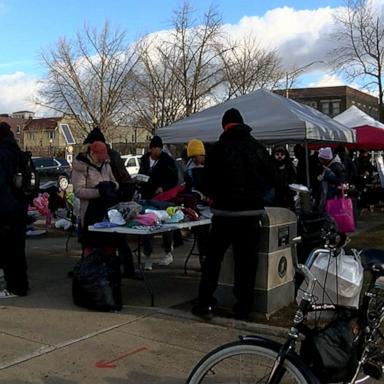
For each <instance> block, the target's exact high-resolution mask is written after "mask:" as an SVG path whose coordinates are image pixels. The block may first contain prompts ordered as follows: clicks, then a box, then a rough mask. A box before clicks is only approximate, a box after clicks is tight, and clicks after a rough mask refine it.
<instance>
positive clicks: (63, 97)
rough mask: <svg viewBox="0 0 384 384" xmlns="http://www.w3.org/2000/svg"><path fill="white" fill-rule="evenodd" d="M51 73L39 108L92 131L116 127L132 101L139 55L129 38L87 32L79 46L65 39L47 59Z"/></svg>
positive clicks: (106, 30)
mask: <svg viewBox="0 0 384 384" xmlns="http://www.w3.org/2000/svg"><path fill="white" fill-rule="evenodd" d="M42 59H43V63H44V65H45V67H46V69H47V76H46V79H45V80H44V81H43V84H42V87H41V91H40V93H39V96H38V100H37V103H38V104H40V105H43V106H45V107H48V108H50V109H52V110H54V111H56V112H60V113H65V114H71V115H73V116H74V118H75V119H76V120H77V123H78V124H79V125H80V126H81V127H83V129H84V130H88V129H89V127H90V126H92V125H97V126H99V127H100V128H101V129H104V130H107V129H111V128H112V127H113V126H114V123H116V122H117V121H118V120H119V118H120V116H121V112H122V111H124V108H125V105H126V104H127V102H128V101H129V100H130V97H131V96H130V90H131V87H130V86H131V82H132V74H133V68H134V66H135V65H136V62H137V55H136V54H135V49H134V47H132V46H129V45H127V44H126V43H125V33H124V32H121V31H118V30H116V31H111V29H110V27H109V25H108V23H105V24H104V26H103V28H102V29H101V31H100V32H98V31H97V30H95V29H91V28H89V27H88V26H85V27H84V29H83V30H82V31H81V32H79V33H78V34H77V37H76V39H75V40H74V41H68V40H67V39H65V38H61V39H60V40H59V41H58V42H57V43H56V44H55V46H54V47H53V48H52V49H50V50H48V51H46V52H43V53H42Z"/></svg>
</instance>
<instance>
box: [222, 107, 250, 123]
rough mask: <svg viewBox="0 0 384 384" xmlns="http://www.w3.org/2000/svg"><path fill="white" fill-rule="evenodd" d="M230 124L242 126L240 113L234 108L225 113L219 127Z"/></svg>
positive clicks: (242, 121)
mask: <svg viewBox="0 0 384 384" xmlns="http://www.w3.org/2000/svg"><path fill="white" fill-rule="evenodd" d="M230 123H238V124H244V120H243V117H242V116H241V114H240V112H239V111H238V110H237V109H235V108H231V109H228V110H227V111H225V113H224V115H223V118H222V120H221V125H222V127H223V128H224V127H225V126H226V125H228V124H230Z"/></svg>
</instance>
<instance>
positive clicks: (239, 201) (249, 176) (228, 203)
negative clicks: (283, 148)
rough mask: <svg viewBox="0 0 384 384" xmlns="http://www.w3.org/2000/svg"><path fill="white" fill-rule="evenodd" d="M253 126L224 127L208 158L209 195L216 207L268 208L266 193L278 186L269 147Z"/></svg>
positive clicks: (234, 209)
mask: <svg viewBox="0 0 384 384" xmlns="http://www.w3.org/2000/svg"><path fill="white" fill-rule="evenodd" d="M251 130H252V129H251V128H250V127H248V126H247V125H244V124H238V125H235V126H233V127H231V128H229V129H228V130H226V131H224V132H223V133H222V134H221V136H220V138H219V141H218V142H217V143H216V144H214V145H213V146H212V148H211V150H210V151H209V153H208V155H207V156H206V161H205V185H206V191H203V193H204V192H205V193H204V194H205V195H207V196H208V197H210V198H211V199H212V202H213V208H216V209H218V210H227V211H245V210H258V209H263V208H264V195H265V194H266V192H267V191H268V190H270V189H271V188H272V187H273V186H274V180H275V178H274V169H273V165H272V163H271V160H270V157H269V154H268V152H267V150H266V149H265V147H264V146H263V145H262V144H261V143H259V142H258V141H257V140H256V139H254V138H253V137H252V136H251V134H250V132H251Z"/></svg>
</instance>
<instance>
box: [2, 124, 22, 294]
mask: <svg viewBox="0 0 384 384" xmlns="http://www.w3.org/2000/svg"><path fill="white" fill-rule="evenodd" d="M20 156H21V150H20V148H19V146H18V144H17V142H16V140H15V138H14V137H13V133H12V131H11V128H10V126H9V125H8V124H7V123H5V122H3V123H0V244H1V252H0V267H1V268H3V271H4V278H5V280H6V283H7V287H6V288H5V289H2V290H0V298H6V297H11V296H15V295H17V296H25V295H26V294H27V291H28V289H29V284H28V276H27V261H26V257H25V232H26V219H27V208H28V204H27V201H26V198H25V196H24V193H23V191H22V190H21V189H19V188H17V187H16V186H15V183H14V180H15V175H16V173H17V164H18V162H19V159H20Z"/></svg>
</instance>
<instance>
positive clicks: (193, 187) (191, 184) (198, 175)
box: [184, 160, 204, 193]
mask: <svg viewBox="0 0 384 384" xmlns="http://www.w3.org/2000/svg"><path fill="white" fill-rule="evenodd" d="M184 182H185V192H186V193H191V192H193V191H199V192H201V191H202V190H204V166H203V165H196V164H195V163H194V162H193V161H192V160H190V161H189V162H188V164H187V168H186V170H185V174H184Z"/></svg>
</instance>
